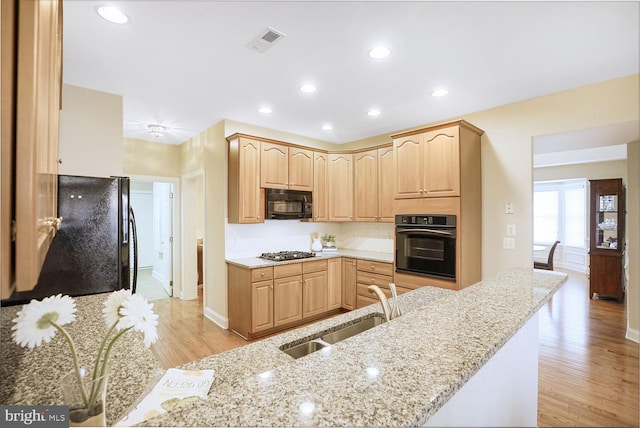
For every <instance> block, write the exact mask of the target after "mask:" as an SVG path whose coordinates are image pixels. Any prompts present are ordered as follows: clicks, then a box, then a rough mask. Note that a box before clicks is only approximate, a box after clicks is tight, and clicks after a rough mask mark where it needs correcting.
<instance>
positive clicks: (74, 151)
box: [58, 85, 123, 177]
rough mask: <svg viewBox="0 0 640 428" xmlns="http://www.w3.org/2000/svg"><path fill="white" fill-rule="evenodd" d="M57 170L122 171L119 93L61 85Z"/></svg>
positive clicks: (84, 172) (106, 173)
mask: <svg viewBox="0 0 640 428" xmlns="http://www.w3.org/2000/svg"><path fill="white" fill-rule="evenodd" d="M59 156H60V159H62V163H61V164H60V166H59V169H58V173H59V174H63V175H83V176H89V177H109V176H112V175H123V140H122V97H121V96H120V95H114V94H108V93H106V92H100V91H94V90H92V89H87V88H81V87H78V86H72V85H62V111H61V112H60V152H59Z"/></svg>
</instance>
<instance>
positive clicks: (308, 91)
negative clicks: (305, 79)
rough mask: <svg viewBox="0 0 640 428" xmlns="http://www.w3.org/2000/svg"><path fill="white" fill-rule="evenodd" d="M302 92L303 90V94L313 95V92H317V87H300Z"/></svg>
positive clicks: (307, 85) (306, 85)
mask: <svg viewBox="0 0 640 428" xmlns="http://www.w3.org/2000/svg"><path fill="white" fill-rule="evenodd" d="M300 90H301V91H302V92H305V93H307V94H310V93H312V92H315V91H316V87H315V86H313V85H310V84H305V85H302V86H300Z"/></svg>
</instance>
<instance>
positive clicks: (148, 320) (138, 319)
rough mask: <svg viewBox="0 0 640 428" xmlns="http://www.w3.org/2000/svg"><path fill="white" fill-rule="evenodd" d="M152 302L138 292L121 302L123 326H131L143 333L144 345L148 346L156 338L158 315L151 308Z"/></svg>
mask: <svg viewBox="0 0 640 428" xmlns="http://www.w3.org/2000/svg"><path fill="white" fill-rule="evenodd" d="M152 308H153V303H151V304H150V303H148V302H147V300H146V299H145V298H144V297H142V296H141V295H139V294H133V295H131V297H129V298H128V299H127V300H126V301H125V302H124V303H123V304H122V309H120V314H121V315H123V322H124V327H133V329H134V330H135V331H139V332H142V333H144V345H145V346H146V347H147V348H148V347H150V346H151V344H152V343H155V342H156V340H158V333H157V332H156V325H158V315H156V314H155V313H154V312H153V310H152Z"/></svg>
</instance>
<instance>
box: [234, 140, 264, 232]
mask: <svg viewBox="0 0 640 428" xmlns="http://www.w3.org/2000/svg"><path fill="white" fill-rule="evenodd" d="M239 169H240V177H239V181H240V183H239V192H240V193H241V196H240V207H239V210H240V219H239V222H240V223H262V222H263V221H264V220H263V219H262V217H263V213H262V211H263V204H262V199H263V197H262V196H261V193H262V191H261V190H260V174H259V172H258V171H260V142H259V141H255V140H250V139H246V138H240V165H239Z"/></svg>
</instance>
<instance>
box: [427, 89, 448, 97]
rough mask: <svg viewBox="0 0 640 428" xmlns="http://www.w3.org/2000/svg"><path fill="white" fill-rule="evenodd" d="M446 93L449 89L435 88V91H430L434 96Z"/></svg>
mask: <svg viewBox="0 0 640 428" xmlns="http://www.w3.org/2000/svg"><path fill="white" fill-rule="evenodd" d="M448 93H449V91H447V90H446V89H436V90H435V91H433V92H431V95H432V96H434V97H444V96H445V95H447V94H448Z"/></svg>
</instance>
